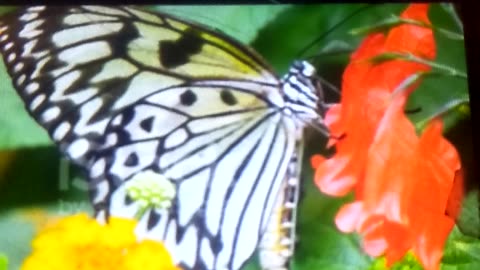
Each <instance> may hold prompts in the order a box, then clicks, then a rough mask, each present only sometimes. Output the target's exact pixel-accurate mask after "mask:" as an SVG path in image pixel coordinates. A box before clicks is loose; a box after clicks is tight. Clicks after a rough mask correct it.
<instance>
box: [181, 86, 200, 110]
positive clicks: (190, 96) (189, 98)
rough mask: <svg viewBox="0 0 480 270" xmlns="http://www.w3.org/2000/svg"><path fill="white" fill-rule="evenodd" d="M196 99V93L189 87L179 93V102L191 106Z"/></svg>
mask: <svg viewBox="0 0 480 270" xmlns="http://www.w3.org/2000/svg"><path fill="white" fill-rule="evenodd" d="M196 101H197V95H196V94H195V93H194V92H193V91H192V90H190V89H187V90H186V91H185V92H183V93H182V94H181V95H180V103H181V104H182V105H185V106H191V105H193V103H195V102H196Z"/></svg>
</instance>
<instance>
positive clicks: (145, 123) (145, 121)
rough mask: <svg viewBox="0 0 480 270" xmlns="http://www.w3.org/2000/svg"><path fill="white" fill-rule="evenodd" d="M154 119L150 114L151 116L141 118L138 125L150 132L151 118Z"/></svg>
mask: <svg viewBox="0 0 480 270" xmlns="http://www.w3.org/2000/svg"><path fill="white" fill-rule="evenodd" d="M154 119H155V117H153V116H151V117H148V118H145V119H143V120H142V121H141V122H140V127H141V128H142V129H143V130H144V131H146V132H148V133H150V132H151V131H152V127H153V120H154Z"/></svg>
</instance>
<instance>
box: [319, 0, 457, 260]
mask: <svg viewBox="0 0 480 270" xmlns="http://www.w3.org/2000/svg"><path fill="white" fill-rule="evenodd" d="M427 11H428V4H412V5H410V6H409V7H408V8H407V9H406V10H405V11H404V12H403V14H402V15H401V17H402V18H408V19H415V20H419V21H422V22H424V23H426V24H429V21H428V18H427ZM387 52H388V53H391V52H395V53H401V54H405V53H408V54H412V55H415V56H417V57H422V58H428V59H433V58H434V57H435V42H434V39H433V33H432V31H431V29H429V28H426V27H421V26H417V25H412V24H403V25H400V26H398V27H394V28H393V29H391V31H390V32H389V33H388V34H387V35H386V36H385V35H383V34H372V35H370V36H368V37H367V38H366V39H365V40H364V41H363V43H362V44H361V45H360V47H359V48H358V50H357V51H356V52H355V53H354V54H353V55H352V57H351V62H350V64H349V65H348V67H347V68H346V70H345V73H344V75H343V85H342V101H341V104H338V105H336V106H334V107H332V108H331V109H330V110H329V111H328V112H327V115H326V118H325V121H326V124H327V125H328V126H329V128H330V131H331V133H332V135H334V136H332V137H334V138H341V139H338V140H336V139H331V140H330V142H329V145H333V144H335V145H336V150H337V152H336V154H335V156H333V157H332V158H330V159H327V160H322V159H321V158H318V157H315V160H314V162H312V163H314V165H316V166H315V167H316V173H315V181H316V183H317V185H318V186H319V188H320V190H321V191H322V192H324V193H327V194H330V195H333V196H343V195H345V194H346V193H348V192H350V191H352V190H353V191H355V202H353V203H350V204H347V205H345V206H344V207H342V209H341V210H340V211H339V213H338V214H337V217H336V224H337V227H338V228H339V229H340V230H342V231H344V232H353V231H356V232H358V233H360V234H361V235H362V236H363V243H364V244H363V246H364V249H365V251H366V252H367V253H368V254H369V255H371V256H380V255H383V254H385V255H386V259H387V262H388V263H389V264H391V263H392V262H394V261H395V260H398V259H400V258H401V257H403V256H404V255H405V253H406V252H407V251H408V250H413V252H414V253H415V255H416V256H417V257H418V258H419V259H420V261H421V262H422V264H423V265H424V266H425V268H426V269H438V264H439V261H440V258H441V254H442V249H443V244H444V242H445V240H446V238H447V236H448V234H449V232H450V230H451V229H452V227H453V225H454V218H455V216H456V215H457V214H458V205H457V206H455V205H452V203H451V202H449V198H450V196H451V193H452V190H454V191H455V192H456V195H454V196H455V198H458V197H459V196H461V194H460V195H458V194H457V193H458V190H461V188H458V187H461V182H462V179H461V176H460V174H457V172H458V171H459V170H460V161H459V158H458V154H457V152H456V150H455V148H454V147H453V146H452V145H451V144H449V143H448V142H447V141H446V140H445V139H444V138H443V137H442V135H441V132H442V123H441V122H440V121H439V120H435V121H433V122H432V123H431V124H430V126H429V127H427V128H426V130H425V131H424V132H423V134H422V136H421V137H420V138H418V136H417V134H416V132H415V128H414V126H413V124H412V123H411V122H410V121H409V120H408V119H407V117H406V116H405V115H404V113H403V111H404V107H405V103H406V100H407V97H408V95H409V93H411V92H412V91H413V90H414V89H415V87H416V85H413V86H409V87H408V88H407V89H406V90H404V91H399V92H398V93H395V94H394V95H393V94H392V93H393V91H394V90H396V89H397V88H398V86H399V85H401V84H402V82H404V80H406V79H407V78H409V77H410V76H412V75H414V74H417V73H419V72H425V71H428V70H429V69H430V68H429V66H426V65H423V64H419V63H415V62H410V61H406V60H400V59H394V60H388V61H383V62H380V63H375V62H374V61H371V59H372V57H375V56H378V55H379V54H382V53H387ZM456 176H457V177H456ZM460 193H461V191H460ZM446 210H449V211H450V216H447V215H445V212H446Z"/></svg>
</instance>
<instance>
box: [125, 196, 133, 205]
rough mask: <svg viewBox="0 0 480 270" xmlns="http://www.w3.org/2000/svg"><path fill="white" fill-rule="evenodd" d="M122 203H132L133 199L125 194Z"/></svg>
mask: <svg viewBox="0 0 480 270" xmlns="http://www.w3.org/2000/svg"><path fill="white" fill-rule="evenodd" d="M124 203H125V205H131V204H132V203H133V200H132V198H130V196H128V195H126V196H125V201H124Z"/></svg>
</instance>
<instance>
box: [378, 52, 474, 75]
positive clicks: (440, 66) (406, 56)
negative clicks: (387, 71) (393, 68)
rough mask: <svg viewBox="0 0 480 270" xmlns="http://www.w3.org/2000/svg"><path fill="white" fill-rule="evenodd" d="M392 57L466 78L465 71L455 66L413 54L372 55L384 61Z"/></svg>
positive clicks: (445, 73)
mask: <svg viewBox="0 0 480 270" xmlns="http://www.w3.org/2000/svg"><path fill="white" fill-rule="evenodd" d="M393 59H397V60H398V59H401V60H406V61H412V62H415V63H420V64H424V65H428V66H431V67H433V68H435V69H437V70H440V71H443V72H444V74H443V75H445V76H453V77H459V78H462V79H467V78H468V76H467V74H466V73H465V72H462V71H460V70H457V69H455V68H452V67H449V66H447V65H444V64H440V63H437V62H434V61H430V60H426V59H423V58H420V57H417V56H415V55H413V54H410V53H407V54H401V53H383V54H379V55H377V56H375V57H372V60H373V61H386V60H393Z"/></svg>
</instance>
